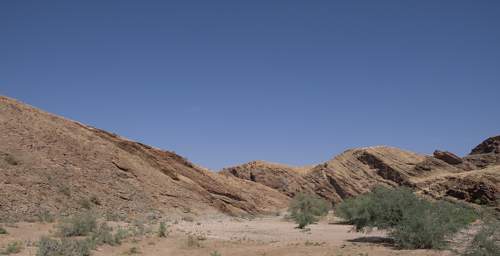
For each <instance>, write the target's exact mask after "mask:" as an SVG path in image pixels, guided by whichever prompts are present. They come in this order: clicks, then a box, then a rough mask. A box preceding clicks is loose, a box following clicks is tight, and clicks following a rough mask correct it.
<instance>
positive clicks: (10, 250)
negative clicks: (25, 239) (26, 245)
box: [0, 241, 23, 255]
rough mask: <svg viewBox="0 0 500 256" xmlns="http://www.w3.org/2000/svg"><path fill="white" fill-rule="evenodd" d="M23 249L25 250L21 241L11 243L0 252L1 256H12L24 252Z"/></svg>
mask: <svg viewBox="0 0 500 256" xmlns="http://www.w3.org/2000/svg"><path fill="white" fill-rule="evenodd" d="M22 249H23V244H22V243H21V242H19V241H15V242H10V243H8V244H7V246H6V247H5V248H4V249H3V250H0V255H10V254H14V253H19V252H21V251H22Z"/></svg>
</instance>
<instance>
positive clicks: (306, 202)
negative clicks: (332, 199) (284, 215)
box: [288, 193, 328, 229]
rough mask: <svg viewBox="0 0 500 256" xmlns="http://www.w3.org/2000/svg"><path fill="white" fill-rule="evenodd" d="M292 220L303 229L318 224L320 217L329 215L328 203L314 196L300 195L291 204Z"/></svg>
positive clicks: (289, 210) (289, 209)
mask: <svg viewBox="0 0 500 256" xmlns="http://www.w3.org/2000/svg"><path fill="white" fill-rule="evenodd" d="M288 212H289V213H290V218H292V219H293V220H294V221H295V222H296V223H297V224H298V225H299V226H298V228H300V229H302V228H304V227H306V226H307V225H309V224H313V223H316V222H317V221H318V217H320V216H324V215H326V214H327V213H328V203H327V202H326V201H325V200H323V199H321V198H319V197H317V196H314V195H308V194H303V193H299V194H297V195H295V197H294V198H293V199H292V201H291V202H290V206H289V208H288Z"/></svg>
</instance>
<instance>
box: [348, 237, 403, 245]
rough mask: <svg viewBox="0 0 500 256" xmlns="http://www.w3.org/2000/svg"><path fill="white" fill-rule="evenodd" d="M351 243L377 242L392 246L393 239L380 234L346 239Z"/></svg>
mask: <svg viewBox="0 0 500 256" xmlns="http://www.w3.org/2000/svg"><path fill="white" fill-rule="evenodd" d="M347 241H348V242H351V243H368V244H378V245H383V246H387V247H394V240H392V239H391V238H387V237H381V236H363V237H358V238H354V239H350V240H347Z"/></svg>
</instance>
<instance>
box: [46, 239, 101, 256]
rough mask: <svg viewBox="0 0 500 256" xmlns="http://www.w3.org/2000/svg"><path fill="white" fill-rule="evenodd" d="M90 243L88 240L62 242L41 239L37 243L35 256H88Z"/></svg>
mask: <svg viewBox="0 0 500 256" xmlns="http://www.w3.org/2000/svg"><path fill="white" fill-rule="evenodd" d="M91 249H92V248H91V243H90V242H89V240H88V239H83V240H78V239H68V238H63V239H62V240H56V239H51V238H48V237H42V238H41V239H40V241H38V249H37V252H36V256H90V255H91V252H90V250H91Z"/></svg>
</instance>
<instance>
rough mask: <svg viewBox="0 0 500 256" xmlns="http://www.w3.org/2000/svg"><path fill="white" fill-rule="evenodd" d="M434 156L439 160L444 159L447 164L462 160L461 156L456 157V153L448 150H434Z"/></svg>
mask: <svg viewBox="0 0 500 256" xmlns="http://www.w3.org/2000/svg"><path fill="white" fill-rule="evenodd" d="M433 155H434V157H435V158H437V159H440V160H443V161H445V162H446V163H449V164H453V165H454V164H461V163H462V162H463V160H462V158H460V157H458V156H457V155H455V154H453V153H451V152H449V151H440V150H436V151H434V153H433Z"/></svg>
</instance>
